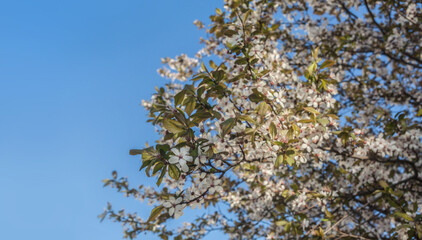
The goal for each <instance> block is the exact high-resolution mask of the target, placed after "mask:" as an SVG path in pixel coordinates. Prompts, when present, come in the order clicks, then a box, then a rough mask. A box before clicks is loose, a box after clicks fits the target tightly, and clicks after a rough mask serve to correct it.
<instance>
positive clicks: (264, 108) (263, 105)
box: [256, 102, 270, 116]
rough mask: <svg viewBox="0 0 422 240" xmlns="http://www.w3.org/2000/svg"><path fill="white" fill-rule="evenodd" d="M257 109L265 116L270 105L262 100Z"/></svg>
mask: <svg viewBox="0 0 422 240" xmlns="http://www.w3.org/2000/svg"><path fill="white" fill-rule="evenodd" d="M256 111H257V113H258V114H259V115H261V116H265V115H266V114H267V113H268V112H269V111H270V106H269V105H268V104H267V103H266V102H261V103H260V104H259V105H258V107H257V108H256Z"/></svg>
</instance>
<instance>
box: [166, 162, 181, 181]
mask: <svg viewBox="0 0 422 240" xmlns="http://www.w3.org/2000/svg"><path fill="white" fill-rule="evenodd" d="M169 175H170V177H171V178H173V179H175V180H178V179H179V178H180V170H179V168H177V167H176V165H174V164H170V165H169Z"/></svg>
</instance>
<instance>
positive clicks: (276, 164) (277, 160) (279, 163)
mask: <svg viewBox="0 0 422 240" xmlns="http://www.w3.org/2000/svg"><path fill="white" fill-rule="evenodd" d="M282 162H283V155H281V154H280V155H278V156H277V159H276V160H275V165H274V167H275V168H278V167H280V165H281V163H282Z"/></svg>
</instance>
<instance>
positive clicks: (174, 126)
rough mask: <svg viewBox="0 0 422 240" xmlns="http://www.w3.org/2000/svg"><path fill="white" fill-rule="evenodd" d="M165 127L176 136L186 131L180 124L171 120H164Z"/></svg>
mask: <svg viewBox="0 0 422 240" xmlns="http://www.w3.org/2000/svg"><path fill="white" fill-rule="evenodd" d="M163 127H164V128H165V129H167V130H169V131H170V132H172V133H175V134H177V133H181V132H183V131H184V130H185V129H184V127H183V125H182V124H181V123H180V122H178V121H176V120H173V119H169V118H164V120H163Z"/></svg>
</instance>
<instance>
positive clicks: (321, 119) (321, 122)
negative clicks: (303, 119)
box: [317, 118, 330, 127]
mask: <svg viewBox="0 0 422 240" xmlns="http://www.w3.org/2000/svg"><path fill="white" fill-rule="evenodd" d="M317 122H319V123H320V124H321V125H322V126H324V127H325V126H327V125H328V124H329V123H330V121H329V120H328V119H326V118H317Z"/></svg>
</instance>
